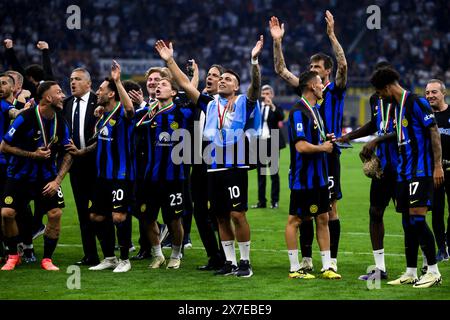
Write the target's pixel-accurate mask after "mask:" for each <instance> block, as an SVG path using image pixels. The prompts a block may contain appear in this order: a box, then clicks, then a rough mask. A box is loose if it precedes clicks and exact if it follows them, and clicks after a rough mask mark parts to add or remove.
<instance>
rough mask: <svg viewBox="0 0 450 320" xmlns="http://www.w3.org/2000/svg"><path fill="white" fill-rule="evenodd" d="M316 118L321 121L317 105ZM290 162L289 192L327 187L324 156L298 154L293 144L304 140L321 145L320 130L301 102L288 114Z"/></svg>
mask: <svg viewBox="0 0 450 320" xmlns="http://www.w3.org/2000/svg"><path fill="white" fill-rule="evenodd" d="M313 110H314V112H315V115H316V118H317V119H318V120H319V121H321V116H320V114H319V112H318V105H315V106H314V107H313ZM288 133H289V146H290V154H291V162H290V168H289V188H290V189H291V190H307V189H317V188H320V187H324V186H327V185H328V168H327V161H326V159H327V158H326V154H325V153H324V152H320V153H311V154H305V153H299V152H298V151H297V150H296V149H295V144H296V143H297V142H298V141H300V140H305V141H307V142H309V143H311V144H314V145H319V144H320V143H321V135H320V129H319V125H318V123H317V121H316V120H315V119H314V117H313V115H312V114H311V112H310V110H308V109H307V108H306V107H305V106H304V105H303V104H302V103H301V102H299V103H297V104H295V105H294V107H293V108H292V109H291V111H290V113H289V123H288Z"/></svg>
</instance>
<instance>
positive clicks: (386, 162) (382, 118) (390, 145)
mask: <svg viewBox="0 0 450 320" xmlns="http://www.w3.org/2000/svg"><path fill="white" fill-rule="evenodd" d="M369 103H370V110H371V125H372V129H373V132H377V134H378V135H379V136H382V135H385V134H389V133H392V132H395V128H394V117H395V104H393V103H392V101H391V100H386V99H380V98H379V97H378V95H377V94H373V95H372V96H371V97H370V99H369ZM377 157H378V158H379V159H380V162H381V168H382V169H383V170H385V169H386V168H387V169H392V170H394V171H395V170H397V165H398V146H397V142H396V141H395V139H390V140H385V141H382V142H380V143H379V144H378V145H377Z"/></svg>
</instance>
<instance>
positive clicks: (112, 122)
mask: <svg viewBox="0 0 450 320" xmlns="http://www.w3.org/2000/svg"><path fill="white" fill-rule="evenodd" d="M115 124H116V120H114V119H111V120H109V125H110V126H111V127H114V125H115Z"/></svg>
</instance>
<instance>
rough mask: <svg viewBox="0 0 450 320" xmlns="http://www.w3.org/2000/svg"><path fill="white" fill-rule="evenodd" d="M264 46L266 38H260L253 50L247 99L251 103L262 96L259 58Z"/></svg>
mask: <svg viewBox="0 0 450 320" xmlns="http://www.w3.org/2000/svg"><path fill="white" fill-rule="evenodd" d="M263 44H264V38H263V36H259V40H258V42H257V43H256V45H255V47H254V48H253V50H252V77H251V83H250V86H249V87H248V90H247V98H248V99H249V100H250V101H257V100H258V99H259V97H260V95H261V69H260V68H259V64H258V56H259V54H260V53H261V51H262V48H263ZM255 62H256V63H255Z"/></svg>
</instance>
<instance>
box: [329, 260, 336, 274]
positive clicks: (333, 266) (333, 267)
mask: <svg viewBox="0 0 450 320" xmlns="http://www.w3.org/2000/svg"><path fill="white" fill-rule="evenodd" d="M330 268H331V269H333V271H334V272H337V260H331V265H330Z"/></svg>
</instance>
